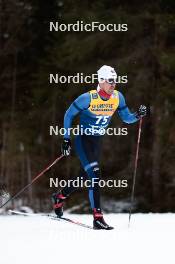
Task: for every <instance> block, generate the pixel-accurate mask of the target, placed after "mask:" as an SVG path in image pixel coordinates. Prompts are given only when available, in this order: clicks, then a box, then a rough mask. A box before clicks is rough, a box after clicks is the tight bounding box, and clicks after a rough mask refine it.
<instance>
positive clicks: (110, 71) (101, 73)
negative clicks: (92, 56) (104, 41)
mask: <svg viewBox="0 0 175 264" xmlns="http://www.w3.org/2000/svg"><path fill="white" fill-rule="evenodd" d="M97 73H98V81H99V82H100V81H101V79H105V80H106V79H107V80H108V79H117V73H116V71H115V70H114V68H112V67H111V66H107V65H103V66H102V67H101V68H100V69H99V70H98V71H97Z"/></svg>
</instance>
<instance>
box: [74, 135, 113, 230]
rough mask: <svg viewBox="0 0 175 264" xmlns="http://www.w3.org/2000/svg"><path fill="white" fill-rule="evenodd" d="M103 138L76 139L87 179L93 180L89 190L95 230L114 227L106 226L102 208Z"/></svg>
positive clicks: (86, 137)
mask: <svg viewBox="0 0 175 264" xmlns="http://www.w3.org/2000/svg"><path fill="white" fill-rule="evenodd" d="M100 146H101V138H100V137H94V136H90V137H88V136H78V137H77V138H76V150H77V154H78V156H79V158H80V161H81V164H82V166H83V168H84V170H85V171H86V173H87V178H88V179H90V180H91V187H90V188H89V200H90V204H91V208H92V210H93V216H94V221H93V226H94V229H106V230H110V229H113V227H111V226H109V225H108V224H106V222H105V221H104V219H103V214H102V211H101V206H100V187H99V180H100V178H101V173H100V167H99V155H100Z"/></svg>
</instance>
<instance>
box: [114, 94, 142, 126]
mask: <svg viewBox="0 0 175 264" xmlns="http://www.w3.org/2000/svg"><path fill="white" fill-rule="evenodd" d="M118 93H119V107H118V110H117V112H118V114H119V116H120V118H121V119H122V121H123V122H125V123H127V124H131V123H135V122H137V121H138V120H139V118H138V117H137V112H136V113H131V112H130V110H129V108H128V107H127V105H126V102H125V98H124V96H123V94H122V93H121V92H118Z"/></svg>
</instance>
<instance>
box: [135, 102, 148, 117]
mask: <svg viewBox="0 0 175 264" xmlns="http://www.w3.org/2000/svg"><path fill="white" fill-rule="evenodd" d="M144 116H146V106H145V105H141V106H140V107H139V110H138V111H137V112H136V117H137V118H138V119H140V118H141V117H144Z"/></svg>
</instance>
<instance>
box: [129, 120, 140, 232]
mask: <svg viewBox="0 0 175 264" xmlns="http://www.w3.org/2000/svg"><path fill="white" fill-rule="evenodd" d="M141 131H142V117H141V118H140V121H139V131H138V138H137V150H136V156H135V162H134V175H133V184H132V192H131V206H130V210H129V223H128V227H129V225H130V221H131V214H132V206H133V201H134V191H135V183H136V174H137V164H138V156H139V145H140V136H141Z"/></svg>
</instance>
